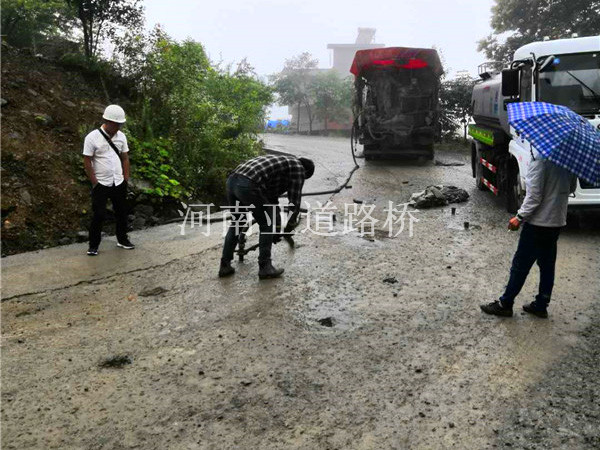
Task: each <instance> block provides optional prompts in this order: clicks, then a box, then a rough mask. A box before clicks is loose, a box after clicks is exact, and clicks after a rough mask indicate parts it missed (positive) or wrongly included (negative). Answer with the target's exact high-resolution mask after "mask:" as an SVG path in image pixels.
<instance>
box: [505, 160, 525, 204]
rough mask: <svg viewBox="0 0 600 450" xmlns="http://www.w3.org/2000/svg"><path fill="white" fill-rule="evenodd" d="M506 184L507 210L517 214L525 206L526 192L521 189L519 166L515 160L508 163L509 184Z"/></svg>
mask: <svg viewBox="0 0 600 450" xmlns="http://www.w3.org/2000/svg"><path fill="white" fill-rule="evenodd" d="M506 184H507V187H506V210H507V211H508V212H509V213H511V214H515V213H516V212H517V211H518V210H519V208H520V207H521V205H522V204H523V200H524V199H525V190H524V189H523V188H522V187H521V175H520V174H519V165H518V164H517V162H516V161H515V160H514V159H511V160H510V161H509V163H508V182H507V183H506Z"/></svg>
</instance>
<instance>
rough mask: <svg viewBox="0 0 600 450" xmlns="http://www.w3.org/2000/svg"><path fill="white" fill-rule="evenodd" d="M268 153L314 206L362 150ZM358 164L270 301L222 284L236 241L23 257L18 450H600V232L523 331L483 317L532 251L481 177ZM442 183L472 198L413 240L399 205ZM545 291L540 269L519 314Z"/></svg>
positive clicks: (197, 233) (331, 145)
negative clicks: (228, 251)
mask: <svg viewBox="0 0 600 450" xmlns="http://www.w3.org/2000/svg"><path fill="white" fill-rule="evenodd" d="M265 141H266V144H267V146H268V147H271V148H274V149H279V150H280V151H286V152H291V153H295V154H298V155H303V156H307V157H312V158H314V159H315V160H316V162H317V174H316V175H315V178H314V180H310V181H309V183H307V186H306V189H307V190H313V189H315V190H322V188H327V189H329V188H331V187H333V186H336V185H338V184H339V183H341V182H343V180H344V179H345V178H346V175H347V173H348V170H349V169H351V168H352V166H353V162H352V160H351V158H350V154H349V145H348V141H347V140H346V139H329V138H313V137H298V136H276V135H268V136H265ZM437 157H438V159H439V160H440V161H444V162H458V163H468V155H467V154H465V153H464V152H461V151H460V150H455V151H451V150H448V151H446V152H443V153H440V154H438V156H437ZM359 164H361V166H362V167H361V168H360V169H359V170H358V171H356V172H355V174H354V176H353V178H352V180H351V182H350V184H351V186H352V189H348V190H343V191H341V192H340V193H339V194H338V195H335V196H333V197H331V202H332V203H331V205H330V206H331V208H330V209H329V212H335V214H336V219H337V220H336V222H335V223H333V224H329V225H328V224H325V225H326V226H325V228H324V229H323V228H319V230H318V231H319V233H317V232H316V231H317V230H311V229H306V231H305V232H304V233H298V234H297V236H296V242H297V245H296V248H295V249H294V250H291V249H289V248H288V247H287V246H286V245H285V243H281V244H278V245H277V246H275V248H274V261H275V264H276V265H280V266H283V267H285V269H286V272H285V274H284V277H283V278H281V279H277V280H268V281H259V280H258V277H257V264H256V261H255V256H256V255H255V254H254V255H250V257H249V258H247V260H246V261H245V262H244V263H238V264H236V269H237V273H236V274H235V275H234V276H233V277H232V278H229V279H219V278H217V276H216V273H217V267H218V261H219V258H220V250H221V240H222V238H221V235H220V229H219V228H218V227H217V230H215V229H213V230H211V231H212V232H211V233H208V232H207V231H208V230H206V229H205V228H201V229H199V228H198V227H196V228H194V229H193V230H192V229H187V230H186V233H185V235H182V234H181V228H180V227H179V225H178V224H173V225H168V226H163V227H157V228H154V229H150V230H145V231H142V232H137V233H133V234H132V240H134V242H136V243H137V244H138V247H137V248H136V250H135V251H132V252H126V251H124V250H118V249H116V248H115V247H114V241H113V240H112V239H113V238H109V239H107V240H105V241H104V242H103V244H102V246H101V248H100V250H101V253H100V255H99V256H98V257H97V258H89V257H87V256H85V255H84V252H85V245H84V244H77V245H70V246H65V247H59V248H55V249H48V250H43V251H40V252H34V253H29V254H22V255H15V256H11V257H7V258H4V259H3V292H4V295H3V299H4V301H3V303H2V319H3V320H2V447H3V448H5V449H23V448H40V449H46V448H60V449H70V448H77V449H79V448H82V449H83V448H85V449H92V448H93V449H125V448H142V449H166V448H169V449H205V448H206V449H222V448H226V449H229V448H231V449H234V448H235V449H237V448H261V449H280V448H301V449H320V448H323V449H325V448H328V449H380V448H397V449H405V448H419V449H420V448H424V449H429V448H492V447H504V446H512V447H515V448H594V447H596V448H597V447H598V446H600V431H599V428H598V426H597V425H598V418H599V417H600V406H599V403H600V402H598V398H599V396H600V381H599V377H598V376H597V367H598V363H599V362H600V355H599V350H598V349H599V348H600V333H599V331H600V329H599V325H598V318H599V317H600V315H599V311H598V300H599V293H600V281H599V279H598V276H597V274H598V269H599V268H600V252H598V248H599V244H600V231H599V230H598V227H597V223H598V217H597V216H591V217H590V218H587V219H586V220H583V221H582V227H581V228H578V229H567V230H566V231H565V232H564V233H563V234H562V235H561V238H560V241H559V256H558V262H557V274H556V286H555V291H554V295H553V300H552V304H551V309H550V318H549V319H548V320H541V319H537V318H535V317H531V316H528V315H523V314H520V313H519V312H518V311H519V310H518V309H516V311H517V312H516V314H515V317H513V318H511V319H505V320H502V319H498V318H495V317H489V316H484V315H482V313H481V312H480V310H479V307H478V305H479V304H480V303H483V302H489V301H491V300H494V299H495V298H497V296H498V295H499V294H500V293H501V291H502V289H503V287H504V285H505V283H506V281H507V276H508V270H509V267H510V261H511V258H512V255H513V253H514V250H515V248H516V243H517V239H518V233H512V232H508V231H507V230H506V224H507V221H508V218H509V217H510V216H509V215H508V214H507V213H506V212H505V211H504V209H503V207H502V202H501V201H500V200H499V199H495V198H493V195H492V194H491V193H489V192H482V191H478V190H477V189H476V188H475V187H474V182H473V179H472V178H471V176H470V168H469V165H468V164H465V165H462V166H438V165H434V164H433V163H431V162H428V163H416V162H394V163H390V162H382V161H377V162H369V163H367V164H365V162H364V161H363V160H359ZM430 184H451V185H455V186H458V187H462V188H465V189H466V190H467V191H468V192H469V194H470V199H469V201H468V202H466V203H462V204H457V205H455V207H456V212H455V215H453V214H452V212H451V206H448V207H442V208H433V209H428V210H422V211H418V212H415V211H413V210H410V211H411V212H412V213H413V216H414V217H415V218H416V219H417V220H418V222H413V230H412V231H413V235H412V237H411V236H410V233H409V231H410V230H409V223H408V221H406V223H405V227H404V229H403V230H402V231H401V232H399V226H400V224H399V223H396V224H393V225H394V226H393V227H392V231H393V234H392V236H390V234H389V230H388V229H387V228H386V226H384V225H385V221H386V219H387V218H388V216H387V213H386V208H389V207H390V202H391V205H392V206H394V207H398V208H400V207H401V205H402V204H403V203H405V202H406V201H407V200H408V199H409V198H410V195H411V194H412V193H413V192H417V191H420V190H422V189H423V188H425V187H426V186H427V185H430ZM327 198H328V197H325V198H324V200H327ZM346 205H348V206H346ZM353 205H359V208H360V205H363V206H365V207H369V208H370V205H373V208H372V211H370V212H371V217H373V218H374V219H378V220H379V222H377V223H376V224H375V226H374V228H375V230H374V233H373V235H369V234H366V233H361V232H360V230H358V231H357V230H354V231H349V230H348V229H345V228H351V227H345V225H349V223H348V222H349V221H350V219H349V217H350V216H348V214H345V213H352V212H353V208H355V206H353ZM311 206H315V205H314V203H313V202H312V201H311ZM311 211H312V213H313V214H314V213H315V210H314V209H313V210H311ZM322 212H325V211H322ZM363 212H364V210H363ZM313 217H314V216H313ZM372 222H373V221H371V223H372ZM465 222H468V223H469V227H468V229H465V225H464V224H465ZM305 223H306V222H305ZM363 223H367V221H364V222H363ZM365 226H367V225H365ZM366 230H367V231H368V226H367V229H366ZM363 231H365V230H364V229H363ZM205 234H208V236H205ZM253 239H256V237H255V236H254V237H250V240H251V241H252V240H253ZM536 283H537V269H533V270H532V274H531V276H530V279H529V280H528V281H527V283H526V285H525V287H524V289H523V292H522V294H521V295H520V297H519V299H518V301H517V305H516V308H520V305H521V304H523V303H524V302H528V301H530V300H531V299H532V297H533V295H534V294H535V290H536ZM114 366H116V367H114Z"/></svg>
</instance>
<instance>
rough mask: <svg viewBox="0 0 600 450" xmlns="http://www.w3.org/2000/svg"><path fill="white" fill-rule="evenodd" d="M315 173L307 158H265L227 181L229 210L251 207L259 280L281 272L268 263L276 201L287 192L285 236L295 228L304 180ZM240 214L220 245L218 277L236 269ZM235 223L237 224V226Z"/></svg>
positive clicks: (238, 170)
mask: <svg viewBox="0 0 600 450" xmlns="http://www.w3.org/2000/svg"><path fill="white" fill-rule="evenodd" d="M314 171H315V165H314V163H313V162H312V161H311V160H310V159H307V158H296V157H295V156H291V155H290V156H288V155H264V156H258V157H256V158H252V159H250V160H248V161H246V162H244V163H242V164H240V165H239V166H237V167H236V168H235V170H234V171H233V172H232V173H231V175H230V176H229V178H227V201H228V206H230V207H233V206H234V205H236V202H237V203H238V204H239V205H241V206H251V205H252V206H253V208H251V209H250V211H251V212H252V216H253V217H254V220H255V221H256V222H257V223H258V226H259V230H260V236H259V241H258V243H259V247H258V248H259V254H258V264H259V271H258V277H259V278H260V279H265V278H277V277H279V276H280V275H281V274H282V273H283V269H276V268H275V267H273V265H272V263H271V246H272V244H273V228H274V227H273V226H272V224H273V220H277V218H276V217H274V215H273V209H274V208H273V206H270V207H269V206H267V205H277V204H278V203H279V197H280V196H281V195H283V194H284V193H286V192H287V196H288V200H289V202H290V206H292V205H293V209H291V210H290V211H291V213H292V214H291V216H290V218H289V221H288V226H286V230H285V231H286V232H289V231H291V229H293V227H294V226H295V225H296V222H297V219H298V215H299V213H300V204H301V201H302V186H303V185H304V180H306V179H308V178H310V177H311V176H312V175H313V173H314ZM243 215H244V213H243V212H238V213H237V214H233V216H234V217H233V221H232V224H231V226H230V227H229V230H228V232H227V236H225V243H224V245H223V255H222V257H221V267H220V269H219V277H226V276H229V275H232V274H233V273H234V272H235V269H234V268H233V267H232V266H231V260H232V259H233V253H234V251H235V247H236V245H237V243H238V240H239V233H240V231H241V230H240V228H241V227H240V225H239V221H240V219H241V217H242V216H243ZM236 222H237V223H236Z"/></svg>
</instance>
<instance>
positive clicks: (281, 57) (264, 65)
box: [144, 0, 494, 118]
mask: <svg viewBox="0 0 600 450" xmlns="http://www.w3.org/2000/svg"><path fill="white" fill-rule="evenodd" d="M493 3H494V2H493V0H454V1H447V0H412V1H409V0H395V1H394V0H393V1H383V2H377V1H362V2H361V1H354V0H346V1H341V0H320V1H317V0H282V1H274V0H260V1H257V0H255V1H248V0H246V1H244V0H229V1H210V2H207V1H195V0H177V1H166V0H147V1H146V2H144V4H145V7H146V19H147V26H148V27H149V28H151V27H153V26H154V24H156V23H160V24H161V25H162V26H163V27H164V29H165V31H166V32H167V33H168V34H169V35H171V36H172V37H174V38H175V39H178V40H181V39H185V38H188V37H189V38H192V39H194V40H196V41H199V42H201V43H202V44H203V45H204V47H205V49H206V51H207V53H208V54H209V56H210V58H211V60H213V61H214V62H217V61H220V60H222V61H224V62H225V63H228V62H234V63H235V62H239V61H240V60H241V59H242V58H244V57H247V58H248V61H249V62H250V64H251V65H252V66H254V67H255V69H256V71H257V73H258V74H259V75H263V76H264V75H269V74H272V73H275V72H278V71H280V70H281V69H282V68H283V64H284V61H285V59H286V58H290V57H292V56H295V55H297V54H299V53H302V52H304V51H308V52H310V53H311V54H312V55H313V56H314V57H316V58H317V59H319V67H322V68H327V67H331V56H330V50H328V49H327V44H329V43H335V44H340V43H353V42H354V41H355V39H356V35H357V28H358V27H373V28H377V34H376V35H375V40H376V42H378V43H383V44H385V45H386V46H387V47H394V46H406V47H431V46H432V45H435V46H436V47H437V48H438V49H440V50H441V52H442V54H443V58H444V60H445V68H446V70H449V75H450V76H452V75H453V74H454V73H456V72H457V71H460V70H467V71H469V72H470V73H471V74H472V75H476V74H477V66H478V65H479V64H480V63H482V62H484V61H485V57H484V55H483V54H481V53H478V52H477V40H478V39H481V38H483V37H485V36H487V35H488V34H489V33H490V32H491V28H490V25H489V23H490V15H491V12H490V9H491V6H492V4H493ZM282 114H283V115H284V116H285V110H283V113H282V111H273V116H274V117H273V118H279V117H276V116H282Z"/></svg>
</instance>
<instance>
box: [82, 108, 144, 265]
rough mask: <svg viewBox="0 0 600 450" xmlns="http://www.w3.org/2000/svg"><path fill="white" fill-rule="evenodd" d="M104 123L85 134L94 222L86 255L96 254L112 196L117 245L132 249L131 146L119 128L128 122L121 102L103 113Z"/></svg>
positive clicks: (84, 158)
mask: <svg viewBox="0 0 600 450" xmlns="http://www.w3.org/2000/svg"><path fill="white" fill-rule="evenodd" d="M102 118H103V119H104V123H103V124H102V126H101V127H100V128H99V129H96V130H94V131H92V132H91V133H90V134H88V135H87V136H86V137H85V141H84V144H83V165H84V167H85V173H86V174H87V176H88V178H89V180H90V182H91V183H92V211H93V217H92V224H91V226H90V238H89V249H88V251H87V254H88V255H90V256H95V255H97V254H98V247H99V246H100V240H101V235H102V223H103V222H104V217H105V216H106V201H107V200H108V199H109V198H110V200H111V202H112V205H113V210H114V212H115V219H116V234H117V246H118V247H121V248H124V249H128V250H132V249H134V248H135V246H134V245H133V244H132V243H131V242H130V241H129V238H128V237H127V208H126V195H127V181H128V179H129V156H128V152H129V147H128V146H127V137H125V135H124V134H123V133H122V132H121V131H120V128H121V126H122V125H123V123H125V111H123V108H121V107H120V106H119V105H109V106H107V107H106V109H105V110H104V114H103V116H102Z"/></svg>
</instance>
